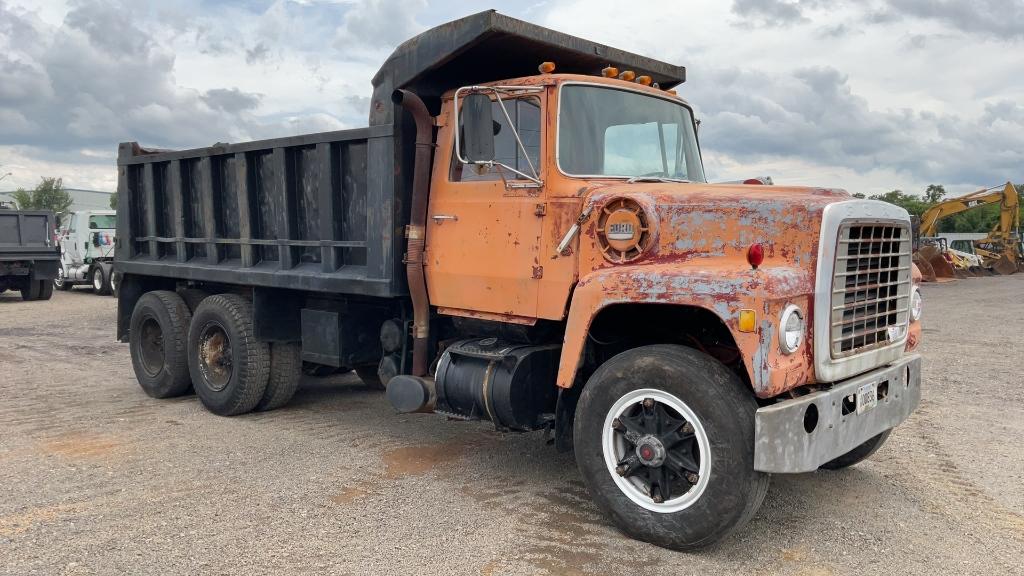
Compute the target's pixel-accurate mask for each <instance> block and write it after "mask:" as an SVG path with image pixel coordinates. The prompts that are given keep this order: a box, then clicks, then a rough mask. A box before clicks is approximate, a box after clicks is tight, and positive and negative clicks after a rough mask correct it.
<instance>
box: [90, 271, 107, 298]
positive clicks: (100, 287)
mask: <svg viewBox="0 0 1024 576" xmlns="http://www.w3.org/2000/svg"><path fill="white" fill-rule="evenodd" d="M92 290H93V292H95V293H97V294H100V295H102V296H106V295H107V294H110V272H109V271H108V269H107V268H106V267H104V266H96V267H95V268H93V269H92Z"/></svg>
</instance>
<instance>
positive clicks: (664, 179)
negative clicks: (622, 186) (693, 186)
mask: <svg viewBox="0 0 1024 576" xmlns="http://www.w3.org/2000/svg"><path fill="white" fill-rule="evenodd" d="M635 182H680V183H682V184H689V183H690V180H684V179H682V178H669V177H667V176H633V177H632V178H630V179H629V180H626V184H633V183H635Z"/></svg>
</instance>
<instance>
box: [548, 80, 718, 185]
mask: <svg viewBox="0 0 1024 576" xmlns="http://www.w3.org/2000/svg"><path fill="white" fill-rule="evenodd" d="M558 165H559V166H560V167H561V169H562V171H563V172H565V173H566V174H568V175H571V176H612V177H623V178H633V177H637V176H648V177H655V178H657V177H660V178H676V179H681V180H690V181H694V182H704V170H703V168H702V167H701V163H700V154H699V151H698V149H697V138H696V135H695V134H694V131H693V117H692V116H691V115H690V110H689V109H688V108H686V107H685V106H683V105H682V104H679V103H676V102H672V101H670V100H666V99H663V98H657V97H654V96H647V95H644V94H641V93H639V92H633V91H630V90H619V89H616V88H606V87H602V86H590V85H577V84H568V85H565V86H563V87H562V93H561V103H560V110H559V120H558Z"/></svg>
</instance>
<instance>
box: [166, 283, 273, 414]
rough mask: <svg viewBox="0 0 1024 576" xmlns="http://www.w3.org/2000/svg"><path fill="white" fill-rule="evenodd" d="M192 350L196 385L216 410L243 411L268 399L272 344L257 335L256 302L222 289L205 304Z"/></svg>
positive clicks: (194, 327) (195, 321)
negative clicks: (254, 311) (254, 326)
mask: <svg viewBox="0 0 1024 576" xmlns="http://www.w3.org/2000/svg"><path fill="white" fill-rule="evenodd" d="M183 303H184V301H183ZM188 351H189V354H188V367H189V373H190V374H191V375H192V384H193V386H194V387H195V390H196V395H197V396H199V400H200V401H201V402H202V403H203V406H205V407H206V409H207V410H209V411H210V412H213V413H214V414H219V415H221V416H234V415H236V414H243V413H245V412H249V411H251V410H253V409H254V408H256V406H257V404H259V403H260V400H262V399H263V394H264V392H266V390H267V381H268V378H269V376H270V346H269V345H268V344H267V343H265V342H260V341H258V340H256V336H255V334H254V333H253V326H252V305H251V304H250V303H249V302H248V301H247V300H245V299H244V298H242V297H241V296H237V295H235V294H217V295H216V296H209V297H207V298H205V299H204V300H203V301H202V303H200V304H199V306H198V307H197V308H196V311H195V314H194V315H193V317H192V323H191V326H190V327H189V331H188Z"/></svg>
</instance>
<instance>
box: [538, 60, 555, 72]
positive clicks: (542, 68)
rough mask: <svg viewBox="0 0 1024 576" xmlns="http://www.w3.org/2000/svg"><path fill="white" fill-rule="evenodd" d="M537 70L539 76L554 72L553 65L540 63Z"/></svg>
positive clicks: (552, 63) (551, 63)
mask: <svg viewBox="0 0 1024 576" xmlns="http://www.w3.org/2000/svg"><path fill="white" fill-rule="evenodd" d="M537 70H540V73H541V74H551V73H552V72H554V71H555V63H554V62H541V64H540V66H537Z"/></svg>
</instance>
